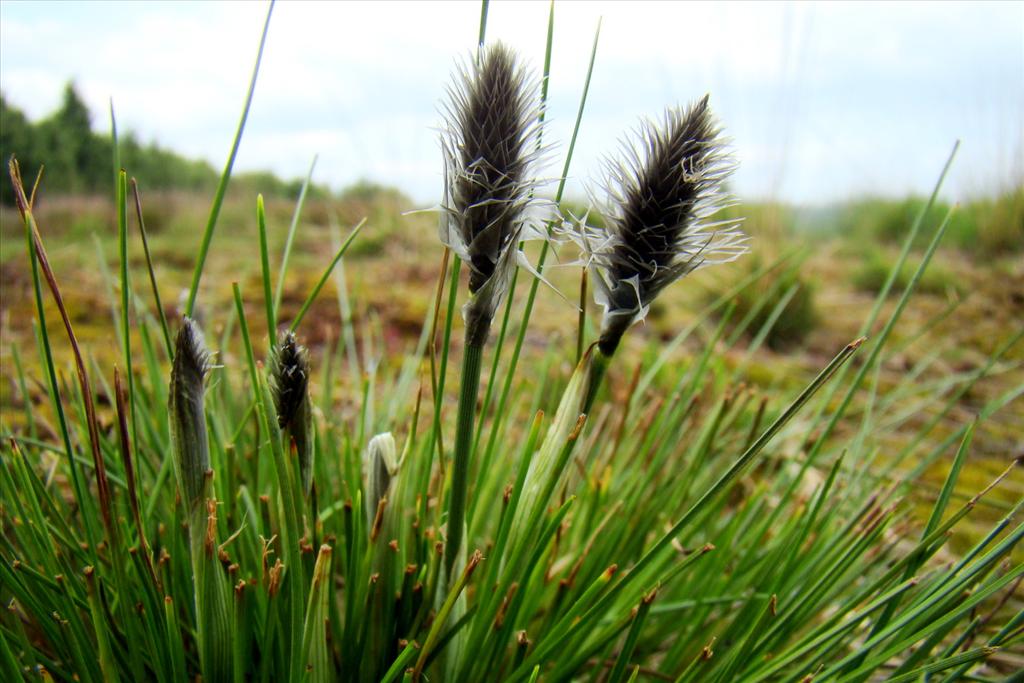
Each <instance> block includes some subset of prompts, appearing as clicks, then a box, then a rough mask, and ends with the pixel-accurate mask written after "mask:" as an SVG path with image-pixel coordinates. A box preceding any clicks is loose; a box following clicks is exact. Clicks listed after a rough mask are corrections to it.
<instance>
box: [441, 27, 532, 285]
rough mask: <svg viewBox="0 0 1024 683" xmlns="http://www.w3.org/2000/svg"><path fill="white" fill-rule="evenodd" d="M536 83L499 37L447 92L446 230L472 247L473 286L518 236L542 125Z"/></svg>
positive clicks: (488, 273) (484, 277)
mask: <svg viewBox="0 0 1024 683" xmlns="http://www.w3.org/2000/svg"><path fill="white" fill-rule="evenodd" d="M534 83H535V81H534V79H533V78H532V77H531V76H530V74H529V72H528V71H527V70H526V69H525V68H523V67H522V66H521V65H520V64H519V63H518V61H517V59H516V56H515V54H514V53H513V52H512V50H511V49H509V48H508V47H506V46H505V45H503V44H501V43H495V44H493V45H491V46H489V47H487V48H485V49H483V50H482V51H481V53H480V54H479V56H478V57H477V58H476V59H475V60H474V61H473V63H472V64H471V65H470V66H468V67H467V68H466V69H464V70H463V71H462V72H461V74H460V76H459V77H458V79H457V82H456V83H455V84H454V85H453V86H452V87H450V88H449V91H448V96H449V101H448V103H447V104H446V106H445V115H446V119H447V122H446V130H445V134H444V140H443V148H444V155H445V165H446V174H447V184H448V187H447V188H446V193H447V194H448V197H447V199H446V201H445V207H444V208H445V210H446V212H447V214H448V227H447V231H448V232H455V233H457V237H458V239H459V240H460V241H461V243H462V245H464V248H465V250H466V252H467V253H468V262H469V268H470V280H469V290H470V292H471V293H475V292H476V291H477V290H479V289H480V288H481V287H482V286H483V285H484V283H485V282H487V280H488V279H490V277H491V276H492V275H493V274H494V271H495V269H496V268H497V266H498V263H499V261H500V260H501V257H502V255H503V254H504V253H505V252H506V251H507V250H508V249H511V248H515V244H516V242H518V239H519V233H520V231H521V228H522V222H523V213H524V209H525V208H526V206H527V204H528V202H529V200H530V197H531V194H532V190H533V188H534V182H533V179H532V178H531V177H530V170H531V169H530V167H531V165H532V164H533V162H534V160H535V159H536V157H537V146H538V135H539V131H540V127H539V123H538V114H539V107H538V103H537V94H536V92H535V88H534V87H533V85H534ZM445 241H446V242H448V241H449V240H445Z"/></svg>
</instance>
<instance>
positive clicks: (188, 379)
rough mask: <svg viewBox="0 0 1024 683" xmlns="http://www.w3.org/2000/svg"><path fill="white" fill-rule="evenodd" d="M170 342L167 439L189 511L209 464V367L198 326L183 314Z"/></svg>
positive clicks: (200, 493)
mask: <svg viewBox="0 0 1024 683" xmlns="http://www.w3.org/2000/svg"><path fill="white" fill-rule="evenodd" d="M174 346H175V349H174V364H173V366H172V367H171V386H170V398H169V400H168V412H169V413H170V423H171V443H172V444H173V451H174V471H175V475H176V476H177V479H178V488H179V490H180V491H181V497H182V500H183V501H184V503H185V505H186V507H187V509H188V510H190V511H191V510H193V509H195V508H196V506H198V504H199V502H200V501H201V500H202V497H203V487H204V480H205V477H206V471H207V470H208V469H209V468H210V454H209V444H208V443H207V440H206V416H205V413H204V409H203V390H204V387H203V381H204V379H205V378H206V373H207V371H208V370H209V353H207V351H206V346H205V344H204V343H203V333H202V332H200V331H199V326H198V325H196V324H195V322H193V321H192V320H191V319H190V318H187V317H186V318H184V319H183V320H182V326H181V329H180V330H178V335H177V337H176V339H175V344H174Z"/></svg>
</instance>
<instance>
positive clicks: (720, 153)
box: [577, 95, 746, 355]
mask: <svg viewBox="0 0 1024 683" xmlns="http://www.w3.org/2000/svg"><path fill="white" fill-rule="evenodd" d="M720 133H721V131H720V129H719V127H718V125H717V124H716V122H715V120H714V117H713V116H712V114H711V110H710V109H709V107H708V97H707V96H706V95H705V96H704V97H703V98H702V99H701V100H700V101H698V102H697V103H696V104H694V105H692V106H690V107H689V108H686V109H683V108H679V107H676V108H671V109H669V110H667V111H666V112H665V118H664V121H663V122H662V124H661V125H655V124H654V123H652V122H645V123H643V124H642V125H641V127H640V129H639V131H638V135H637V137H638V140H637V142H636V144H635V145H629V144H628V143H624V144H623V147H624V149H625V152H626V157H625V160H624V161H622V162H617V163H612V164H609V178H608V183H607V184H608V194H609V200H610V201H609V203H610V209H609V211H608V212H607V213H608V220H607V225H608V227H607V230H606V231H604V232H598V231H596V230H593V229H588V228H585V229H584V230H582V231H581V233H580V235H581V236H582V239H580V236H579V235H578V236H577V239H578V240H579V241H581V242H582V243H583V246H584V248H585V250H586V251H587V252H588V254H589V257H590V265H591V267H592V268H593V270H594V274H595V277H594V281H595V297H596V298H597V299H598V302H599V303H601V304H602V305H603V306H604V307H605V313H604V319H603V321H602V325H601V337H600V340H599V346H600V349H601V352H602V353H603V354H605V355H611V354H612V353H614V351H615V349H616V347H617V346H618V344H619V341H620V339H621V338H622V335H623V334H624V333H625V331H626V329H628V328H629V326H630V325H631V324H632V323H633V322H634V321H636V320H638V319H641V318H642V317H643V316H644V314H645V313H646V311H647V308H648V306H650V303H651V302H652V301H653V300H654V298H655V297H657V295H658V294H659V293H660V292H661V290H662V289H664V288H665V287H667V286H668V285H669V284H671V283H672V282H674V281H676V280H677V279H679V278H681V277H683V276H684V275H687V274H689V273H691V272H692V271H694V270H696V269H698V268H700V267H702V266H704V265H708V264H712V263H721V262H725V261H731V260H733V259H735V258H737V257H738V256H740V255H741V254H743V253H744V252H745V251H746V246H745V240H746V238H745V236H744V235H743V233H742V232H740V231H739V229H738V228H737V226H738V223H739V221H738V220H725V221H708V220H707V219H708V218H709V217H710V216H711V215H712V214H714V213H715V212H716V211H718V210H719V209H721V208H723V207H725V206H728V205H730V204H731V200H730V199H729V197H728V196H727V195H726V194H725V193H724V184H725V181H726V180H727V179H728V177H729V175H730V174H731V173H732V172H733V170H734V169H735V163H734V162H733V160H732V158H731V156H730V155H729V153H728V151H727V150H726V147H725V143H724V141H723V140H722V138H721V137H720Z"/></svg>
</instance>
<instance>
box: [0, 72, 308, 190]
mask: <svg viewBox="0 0 1024 683" xmlns="http://www.w3.org/2000/svg"><path fill="white" fill-rule="evenodd" d="M117 149H118V154H119V161H120V166H121V167H122V168H125V169H127V170H128V173H129V174H130V175H132V176H134V177H136V178H138V180H139V182H140V184H141V185H142V186H143V188H144V189H147V190H159V189H180V190H197V191H198V190H203V191H212V189H213V188H214V187H216V184H217V180H218V178H219V175H220V174H219V172H218V171H217V170H216V169H214V168H213V167H212V166H211V165H210V164H208V163H207V162H205V161H197V160H194V159H187V158H185V157H183V156H181V155H179V154H176V153H174V152H172V151H171V150H169V149H166V148H164V147H161V146H160V145H158V144H156V143H155V142H150V143H148V144H144V143H142V142H140V141H139V139H138V137H137V136H136V134H135V133H134V132H132V131H126V132H119V134H118V140H117ZM11 155H16V156H17V158H18V162H19V163H20V164H21V172H22V176H23V177H24V178H25V180H26V183H31V182H32V181H33V180H34V179H35V177H36V173H37V172H38V171H39V168H40V166H42V165H45V167H46V168H45V171H44V183H43V188H44V190H45V193H46V194H50V195H56V194H97V193H104V192H110V191H111V188H112V187H113V178H114V145H113V139H112V137H111V136H110V134H109V133H97V132H94V130H93V116H92V112H90V111H89V107H88V106H87V105H86V103H85V101H84V100H83V99H82V97H81V95H79V93H78V91H77V90H76V88H75V85H74V83H68V84H67V85H66V86H65V87H64V93H63V96H62V99H61V104H60V106H59V107H58V108H57V110H56V111H54V112H53V113H51V114H50V115H48V116H46V117H44V118H42V119H40V120H38V121H34V122H33V121H30V120H29V119H28V117H27V116H26V115H25V113H24V112H23V111H22V110H20V109H19V108H17V107H16V106H14V105H13V104H11V102H10V101H9V100H8V99H7V97H6V96H5V95H4V94H3V93H0V158H2V159H3V161H4V166H5V168H4V179H3V182H0V202H2V203H3V204H6V205H12V204H13V203H14V195H13V193H12V191H11V186H10V182H9V181H8V180H7V178H6V176H7V172H6V165H7V161H8V160H9V159H10V158H11ZM245 175H252V176H254V177H258V179H259V181H260V182H259V185H260V188H259V190H260V191H261V192H263V193H264V194H266V195H268V196H275V195H287V196H295V195H296V194H298V191H299V189H300V188H301V186H302V181H301V180H294V181H285V180H281V179H280V178H278V177H277V176H275V175H273V174H271V173H264V172H257V173H253V174H245ZM237 178H238V175H237V174H236V179H237ZM310 189H311V191H313V193H314V194H320V193H321V192H324V193H326V190H325V189H323V188H310Z"/></svg>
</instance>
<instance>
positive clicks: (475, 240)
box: [440, 43, 543, 573]
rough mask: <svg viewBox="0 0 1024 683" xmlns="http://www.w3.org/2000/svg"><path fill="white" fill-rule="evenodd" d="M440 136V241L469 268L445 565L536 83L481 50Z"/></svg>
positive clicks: (527, 162) (533, 138)
mask: <svg viewBox="0 0 1024 683" xmlns="http://www.w3.org/2000/svg"><path fill="white" fill-rule="evenodd" d="M448 98H449V101H448V103H447V104H446V106H445V109H444V111H445V115H446V124H445V127H444V129H443V134H442V149H443V151H444V161H445V185H444V190H445V196H444V201H443V203H442V206H441V223H440V230H441V241H442V242H443V243H444V244H445V245H446V246H448V247H449V248H451V249H452V250H453V251H454V252H455V254H456V255H457V256H459V257H460V258H461V259H462V260H464V261H465V263H466V264H467V265H468V266H469V294H470V298H469V300H468V301H467V302H466V304H465V306H464V307H463V311H462V312H463V318H464V319H465V323H466V343H465V347H464V350H463V365H462V376H461V390H460V394H459V411H458V423H457V425H456V428H455V453H454V463H453V466H452V486H451V491H450V494H449V501H448V526H447V532H448V533H447V539H446V544H445V562H446V566H447V568H448V571H449V573H450V572H451V571H452V570H453V568H454V565H455V560H456V557H457V556H458V553H459V550H460V547H461V544H462V537H463V534H464V529H463V526H464V524H465V517H466V513H465V510H466V495H467V494H466V492H467V488H468V476H469V468H470V461H471V458H472V447H473V424H474V418H475V412H476V402H477V394H478V392H479V384H480V370H481V361H482V356H483V348H484V345H485V343H486V342H487V337H488V335H489V334H490V330H491V322H492V320H493V319H494V314H495V312H496V311H497V310H498V307H499V306H501V303H502V301H503V300H504V298H505V295H506V292H507V290H508V287H509V284H510V283H511V281H512V273H513V271H514V269H515V268H516V265H517V263H518V262H519V253H520V252H519V242H520V241H521V240H522V239H523V238H524V237H525V236H526V235H524V231H525V232H527V233H530V232H539V230H537V229H536V228H535V227H534V226H532V225H530V224H529V221H530V220H531V219H534V218H535V217H534V216H533V215H532V214H531V211H530V208H531V205H534V204H536V203H537V202H538V201H539V199H538V197H537V196H536V190H537V178H536V177H535V175H534V174H535V172H536V168H535V167H536V162H537V158H538V156H539V155H540V152H541V146H540V143H541V124H542V122H543V118H542V116H541V111H542V109H541V107H542V101H541V98H540V83H539V81H538V80H537V78H536V77H534V76H532V75H531V74H530V72H529V71H528V70H527V69H526V67H524V66H523V65H522V64H521V60H520V59H519V58H518V57H517V56H516V55H515V53H514V52H513V51H512V50H511V49H510V48H509V47H507V46H505V45H504V44H502V43H495V44H493V45H490V46H486V47H484V46H481V49H480V51H479V52H478V54H477V55H476V57H475V58H474V59H472V61H471V62H470V64H469V65H468V66H466V67H464V68H463V69H462V70H460V72H459V74H458V76H457V77H456V81H455V83H454V84H453V85H452V86H451V87H450V88H449V91H448Z"/></svg>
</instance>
